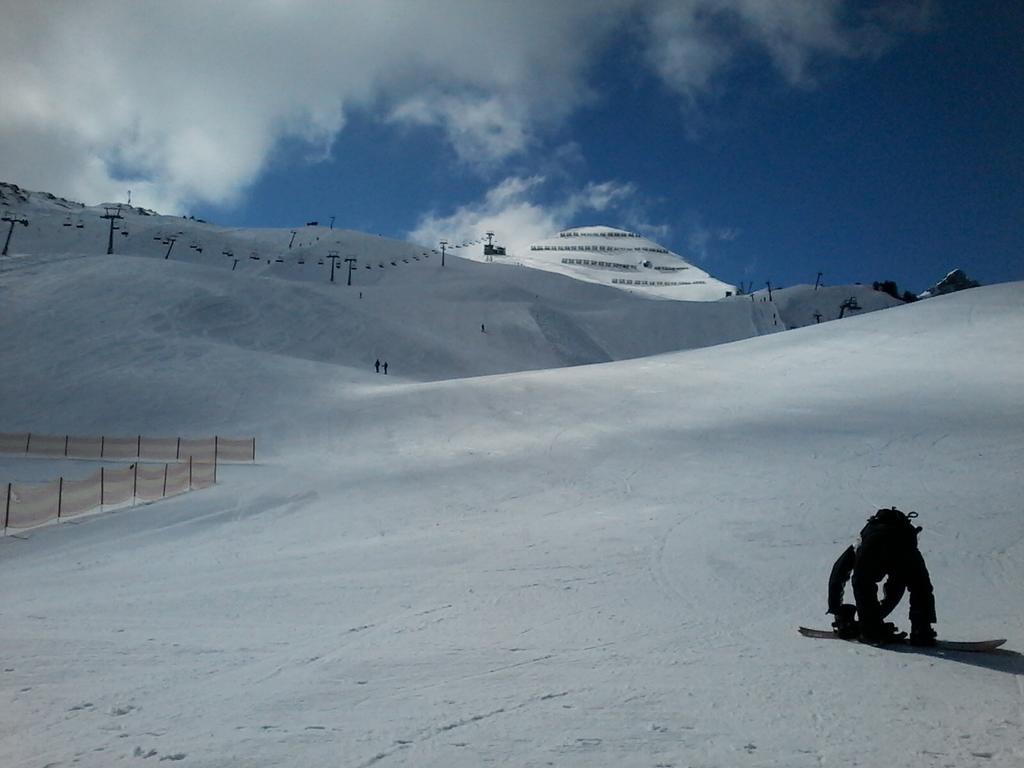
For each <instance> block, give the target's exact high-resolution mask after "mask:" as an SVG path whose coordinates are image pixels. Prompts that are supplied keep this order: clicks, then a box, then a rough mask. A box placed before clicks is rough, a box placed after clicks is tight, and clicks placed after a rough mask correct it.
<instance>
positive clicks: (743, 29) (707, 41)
mask: <svg viewBox="0 0 1024 768" xmlns="http://www.w3.org/2000/svg"><path fill="white" fill-rule="evenodd" d="M930 7H931V2H930V0H892V2H889V3H884V4H881V5H879V6H876V7H874V8H871V7H865V6H864V5H863V4H857V3H852V2H849V1H848V0H652V3H651V5H650V11H649V13H648V14H647V15H646V17H645V20H646V30H647V34H648V37H649V45H648V47H647V49H646V56H647V60H648V63H649V64H650V65H651V67H652V68H653V69H654V70H655V71H656V72H657V73H658V74H659V75H660V77H661V78H662V80H663V81H664V82H665V84H666V85H668V86H669V87H670V88H672V89H673V90H675V91H676V92H677V93H679V94H680V95H681V96H683V97H684V98H685V99H686V100H687V102H688V103H689V104H691V105H692V103H694V102H695V101H697V100H698V99H700V98H701V97H703V96H706V95H707V94H709V93H711V92H713V91H714V90H715V89H716V82H717V80H718V79H720V78H722V77H723V75H724V74H725V73H727V72H728V71H729V70H730V68H731V67H733V66H736V65H737V62H738V60H739V59H740V58H741V56H742V54H744V53H746V52H749V51H755V52H761V53H763V54H764V55H766V56H767V58H768V60H769V61H770V62H771V64H772V65H773V66H774V67H775V69H776V70H777V71H778V73H779V74H780V75H781V76H782V77H783V78H784V79H785V81H786V82H787V83H788V84H790V85H792V86H809V85H813V84H814V82H815V77H814V73H813V69H814V64H815V62H816V61H818V60H821V59H827V58H845V59H854V58H861V57H870V56H877V55H880V54H881V53H883V52H885V51H886V50H887V49H888V48H890V47H891V46H892V45H893V44H894V42H895V41H896V39H897V38H898V36H899V35H900V34H903V33H906V32H911V31H912V32H920V31H923V30H925V29H926V28H927V24H928V19H929V16H930Z"/></svg>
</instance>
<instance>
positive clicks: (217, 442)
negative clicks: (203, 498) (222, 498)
mask: <svg viewBox="0 0 1024 768" xmlns="http://www.w3.org/2000/svg"><path fill="white" fill-rule="evenodd" d="M219 447H220V440H219V438H218V437H217V435H214V436H213V484H214V485H216V484H217V455H218V453H219V451H218V448H219Z"/></svg>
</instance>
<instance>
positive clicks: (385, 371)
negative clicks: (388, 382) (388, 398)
mask: <svg viewBox="0 0 1024 768" xmlns="http://www.w3.org/2000/svg"><path fill="white" fill-rule="evenodd" d="M384 375H385V376H387V375H388V361H387V360H385V361H384Z"/></svg>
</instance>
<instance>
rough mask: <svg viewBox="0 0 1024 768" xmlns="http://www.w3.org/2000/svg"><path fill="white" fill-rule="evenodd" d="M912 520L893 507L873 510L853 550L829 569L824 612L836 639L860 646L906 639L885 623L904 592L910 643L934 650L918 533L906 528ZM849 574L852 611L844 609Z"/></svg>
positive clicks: (928, 584)
mask: <svg viewBox="0 0 1024 768" xmlns="http://www.w3.org/2000/svg"><path fill="white" fill-rule="evenodd" d="M916 517H917V512H911V513H910V514H904V513H903V512H901V511H900V510H898V509H896V507H892V508H891V509H880V510H878V511H877V512H876V513H875V514H874V515H873V516H872V517H871V518H869V519H868V524H867V525H865V526H864V528H863V530H861V532H860V541H859V542H858V543H857V546H856V548H854V547H852V546H850V547H848V548H847V549H846V551H845V552H843V554H841V555H840V556H839V559H838V560H836V563H835V565H834V566H832V574H831V575H830V577H829V580H828V612H829V613H830V614H832V615H833V616H835V621H834V622H833V623H832V626H833V627H834V628H835V631H836V634H838V635H839V636H840V637H842V638H846V639H853V638H859V639H860V640H861V641H862V642H865V643H886V642H894V641H898V640H902V639H903V638H904V637H905V635H904V634H903V633H902V632H897V630H896V626H895V625H894V624H891V623H889V622H886V621H884V619H885V618H886V617H887V616H888V615H889V614H890V613H892V611H893V609H894V608H895V607H896V606H897V604H898V603H899V602H900V600H902V599H903V593H904V592H906V591H908V590H909V591H910V627H911V629H910V642H911V644H913V645H934V644H935V630H934V629H932V624H934V623H935V595H934V594H933V591H932V582H931V579H930V578H929V576H928V568H927V566H926V565H925V563H924V557H922V555H921V551H920V550H919V549H918V548H917V535H918V534H919V533H920V532H921V528H920V526H916V525H914V524H913V523H912V522H911V520H912V519H913V518H916ZM851 574H852V576H853V597H854V600H855V601H856V603H857V604H856V605H855V606H854V605H850V604H849V603H843V593H844V592H845V591H846V582H847V581H849V580H850V576H851ZM887 577H888V578H887ZM882 579H886V581H885V586H884V588H883V598H882V601H881V602H879V600H878V583H879V582H880V581H882Z"/></svg>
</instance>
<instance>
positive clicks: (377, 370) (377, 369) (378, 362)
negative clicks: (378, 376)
mask: <svg viewBox="0 0 1024 768" xmlns="http://www.w3.org/2000/svg"><path fill="white" fill-rule="evenodd" d="M373 369H374V370H375V371H376V372H377V373H380V358H378V359H377V362H375V363H374V364H373ZM387 372H388V369H387V367H385V368H384V373H387Z"/></svg>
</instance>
